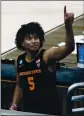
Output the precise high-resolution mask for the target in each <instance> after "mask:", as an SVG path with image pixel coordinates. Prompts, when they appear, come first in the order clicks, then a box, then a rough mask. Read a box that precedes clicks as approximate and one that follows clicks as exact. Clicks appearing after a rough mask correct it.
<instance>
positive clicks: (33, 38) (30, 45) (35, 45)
mask: <svg viewBox="0 0 84 116" xmlns="http://www.w3.org/2000/svg"><path fill="white" fill-rule="evenodd" d="M22 45H23V47H25V48H26V50H30V51H37V50H39V48H40V40H39V38H38V36H37V35H36V34H30V35H27V36H26V37H25V39H24V41H23V43H22Z"/></svg>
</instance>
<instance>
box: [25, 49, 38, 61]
mask: <svg viewBox="0 0 84 116" xmlns="http://www.w3.org/2000/svg"><path fill="white" fill-rule="evenodd" d="M39 52H40V50H38V51H36V52H32V51H27V55H26V58H25V59H26V61H27V62H31V61H32V60H34V59H35V57H36V56H37V55H38V54H39Z"/></svg>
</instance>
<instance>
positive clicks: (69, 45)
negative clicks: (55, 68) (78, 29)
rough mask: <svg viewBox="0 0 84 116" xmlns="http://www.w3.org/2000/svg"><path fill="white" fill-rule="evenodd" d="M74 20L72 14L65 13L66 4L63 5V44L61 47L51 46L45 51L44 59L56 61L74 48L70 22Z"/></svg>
mask: <svg viewBox="0 0 84 116" xmlns="http://www.w3.org/2000/svg"><path fill="white" fill-rule="evenodd" d="M73 21H74V14H73V13H67V11H66V6H65V7H64V23H65V30H66V37H65V45H64V46H61V47H58V48H57V47H52V48H50V49H48V50H46V51H45V53H44V56H43V58H44V61H45V62H46V63H47V62H48V60H50V59H56V60H57V61H59V60H61V59H63V58H65V57H66V56H68V55H69V54H70V53H71V52H72V51H73V50H74V34H73V29H72V24H73Z"/></svg>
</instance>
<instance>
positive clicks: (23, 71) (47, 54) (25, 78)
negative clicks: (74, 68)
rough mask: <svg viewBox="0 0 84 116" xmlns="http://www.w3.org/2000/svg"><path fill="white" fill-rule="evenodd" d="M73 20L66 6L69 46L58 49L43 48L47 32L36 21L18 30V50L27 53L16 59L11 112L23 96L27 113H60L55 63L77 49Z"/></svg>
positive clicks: (66, 41) (16, 40)
mask: <svg viewBox="0 0 84 116" xmlns="http://www.w3.org/2000/svg"><path fill="white" fill-rule="evenodd" d="M73 20H74V15H73V13H67V11H66V6H65V7H64V22H65V30H66V38H65V43H66V44H65V45H64V46H61V47H58V48H55V47H52V48H49V49H47V50H44V49H42V46H43V42H44V40H45V39H44V31H43V29H42V27H41V25H40V24H39V23H37V22H31V23H28V24H25V25H22V26H21V28H20V29H19V30H18V32H17V34H16V39H15V43H16V46H17V48H18V49H19V50H23V51H25V52H24V53H23V54H21V55H20V56H19V57H18V59H17V79H16V88H15V92H14V97H13V102H12V105H11V107H10V109H12V110H15V109H17V107H18V103H19V101H20V98H21V96H22V97H23V101H24V102H23V105H24V111H25V112H36V113H43V114H55V115H56V114H59V112H58V106H59V103H57V102H56V100H57V95H56V61H59V60H62V59H63V58H65V57H66V56H68V55H69V54H70V53H71V52H72V51H73V50H74V35H73V29H72V23H73ZM21 93H22V94H21Z"/></svg>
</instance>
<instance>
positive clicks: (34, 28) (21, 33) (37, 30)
mask: <svg viewBox="0 0 84 116" xmlns="http://www.w3.org/2000/svg"><path fill="white" fill-rule="evenodd" d="M30 34H36V35H37V36H38V37H39V40H40V43H41V44H40V47H42V46H43V42H44V41H45V38H44V35H45V33H44V30H43V28H42V27H41V25H40V24H39V23H37V22H30V23H28V24H24V25H21V28H20V29H19V30H18V31H17V33H16V38H15V44H16V46H17V48H18V49H19V50H23V51H25V48H24V47H23V46H22V42H23V41H24V38H25V36H26V35H30Z"/></svg>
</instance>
